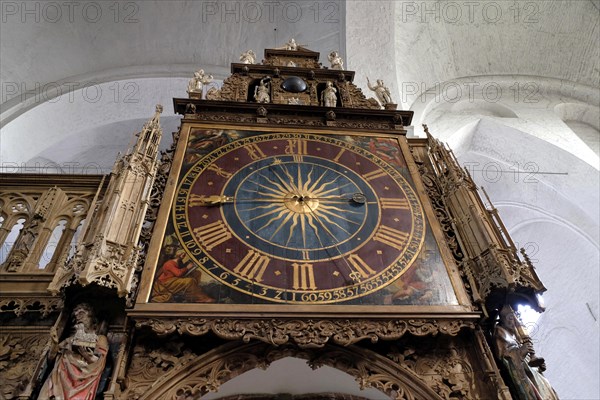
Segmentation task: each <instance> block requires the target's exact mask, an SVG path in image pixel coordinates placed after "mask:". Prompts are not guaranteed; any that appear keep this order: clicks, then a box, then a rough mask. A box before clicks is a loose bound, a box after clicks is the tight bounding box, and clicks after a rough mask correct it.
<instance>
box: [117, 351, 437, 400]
mask: <svg viewBox="0 0 600 400" xmlns="http://www.w3.org/2000/svg"><path fill="white" fill-rule="evenodd" d="M285 357H297V358H303V359H306V360H308V365H309V366H310V367H311V368H313V369H317V368H319V367H321V366H324V365H327V366H330V367H333V368H336V369H339V370H341V371H344V372H346V373H348V374H349V375H352V376H354V377H355V379H356V381H357V382H358V384H359V385H360V387H361V388H375V389H378V390H380V391H381V392H382V393H385V394H387V395H388V396H389V397H390V398H393V399H405V400H416V399H428V400H434V399H440V397H438V396H437V395H436V393H435V392H434V391H433V390H431V389H430V388H428V387H427V386H426V384H425V383H424V382H423V381H422V380H421V379H419V377H418V376H417V375H416V374H414V373H413V372H412V371H410V370H409V369H408V368H406V367H404V366H402V365H398V364H396V363H394V362H392V361H391V360H389V359H386V358H384V357H381V356H379V355H377V354H376V353H373V352H371V351H368V350H363V349H359V348H338V347H336V346H327V347H325V348H324V349H319V350H299V349H298V348H296V347H294V346H281V347H273V346H271V345H268V344H265V343H260V342H253V343H250V344H245V345H240V344H239V343H235V342H233V343H228V344H226V345H224V346H221V347H219V348H217V349H214V350H212V351H210V352H208V353H206V354H203V355H200V356H197V355H194V354H193V353H192V352H190V351H189V350H187V349H184V348H183V345H182V344H181V343H180V342H170V343H169V344H168V345H165V347H163V348H162V349H160V350H150V349H146V348H145V347H144V346H141V345H138V346H136V348H135V350H134V356H133V359H132V363H131V367H130V370H129V371H128V374H127V375H128V376H129V377H131V378H130V379H129V381H128V385H127V387H126V388H125V389H124V391H123V392H122V393H121V394H120V395H119V396H117V398H118V399H137V400H150V399H168V400H179V399H192V398H199V397H200V396H202V395H204V394H206V393H208V392H216V391H218V389H219V387H220V386H221V385H222V384H223V383H224V382H226V381H228V380H230V379H232V378H234V377H236V376H238V375H240V374H242V373H244V372H246V371H249V370H251V369H254V368H261V369H266V368H267V367H268V366H269V365H270V364H271V363H272V362H274V361H277V360H279V359H282V358H285Z"/></svg>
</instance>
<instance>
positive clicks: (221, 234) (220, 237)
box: [194, 221, 231, 251]
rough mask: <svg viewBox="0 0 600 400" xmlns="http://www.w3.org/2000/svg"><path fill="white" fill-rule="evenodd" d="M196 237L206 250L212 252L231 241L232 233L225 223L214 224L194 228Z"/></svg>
mask: <svg viewBox="0 0 600 400" xmlns="http://www.w3.org/2000/svg"><path fill="white" fill-rule="evenodd" d="M194 235H196V238H197V239H198V241H199V242H200V243H202V245H203V246H204V247H205V248H206V250H208V251H210V250H212V249H213V247H215V246H218V245H220V244H221V243H223V242H225V241H227V240H229V239H231V233H229V231H228V230H227V227H226V226H225V224H224V223H223V221H217V222H213V223H212V224H208V225H204V226H201V227H198V228H194Z"/></svg>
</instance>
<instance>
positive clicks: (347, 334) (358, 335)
mask: <svg viewBox="0 0 600 400" xmlns="http://www.w3.org/2000/svg"><path fill="white" fill-rule="evenodd" d="M136 326H137V327H138V328H141V327H143V326H148V327H150V328H151V329H152V330H153V331H154V332H156V333H157V334H158V335H160V336H164V335H169V334H171V333H175V332H177V333H179V334H185V335H191V336H200V335H204V334H206V333H208V332H213V333H214V334H216V335H217V336H219V337H220V338H222V339H227V340H243V341H244V342H249V341H250V340H253V339H257V340H260V341H263V342H265V343H269V344H274V345H283V344H286V343H294V344H297V345H298V346H299V347H301V348H319V347H323V346H325V344H327V343H335V344H339V345H342V346H348V345H351V344H354V343H356V342H359V341H361V340H363V339H369V340H370V341H371V342H373V343H375V342H377V341H378V340H379V339H383V340H397V339H399V338H401V337H402V336H403V335H404V334H405V333H410V334H412V335H415V336H426V335H437V334H438V333H442V334H446V335H452V336H455V335H457V334H458V332H459V331H460V330H461V329H462V328H465V327H466V328H470V329H474V327H475V324H474V322H472V321H463V320H443V319H408V320H288V319H268V320H260V319H259V320H256V319H252V320H244V319H238V320H235V319H207V318H182V319H152V318H148V319H139V320H138V321H137V323H136Z"/></svg>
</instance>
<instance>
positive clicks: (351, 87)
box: [338, 81, 381, 110]
mask: <svg viewBox="0 0 600 400" xmlns="http://www.w3.org/2000/svg"><path fill="white" fill-rule="evenodd" d="M338 87H339V89H340V95H341V96H342V104H343V105H344V107H350V108H370V109H374V110H379V109H380V108H381V106H380V105H379V103H378V102H377V100H375V99H373V98H370V99H367V98H366V97H365V95H364V94H363V92H362V90H360V88H359V87H357V86H356V85H355V84H353V83H352V82H349V81H345V82H344V83H343V84H340V85H338Z"/></svg>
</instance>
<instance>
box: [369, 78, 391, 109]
mask: <svg viewBox="0 0 600 400" xmlns="http://www.w3.org/2000/svg"><path fill="white" fill-rule="evenodd" d="M367 86H369V89H371V90H372V91H374V92H375V97H377V100H379V103H380V104H381V106H382V107H384V108H385V106H386V105H387V104H392V95H391V94H390V89H388V88H387V87H386V86H385V85H384V84H383V80H382V79H377V84H376V85H375V86H373V85H371V81H370V80H369V78H368V77H367Z"/></svg>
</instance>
